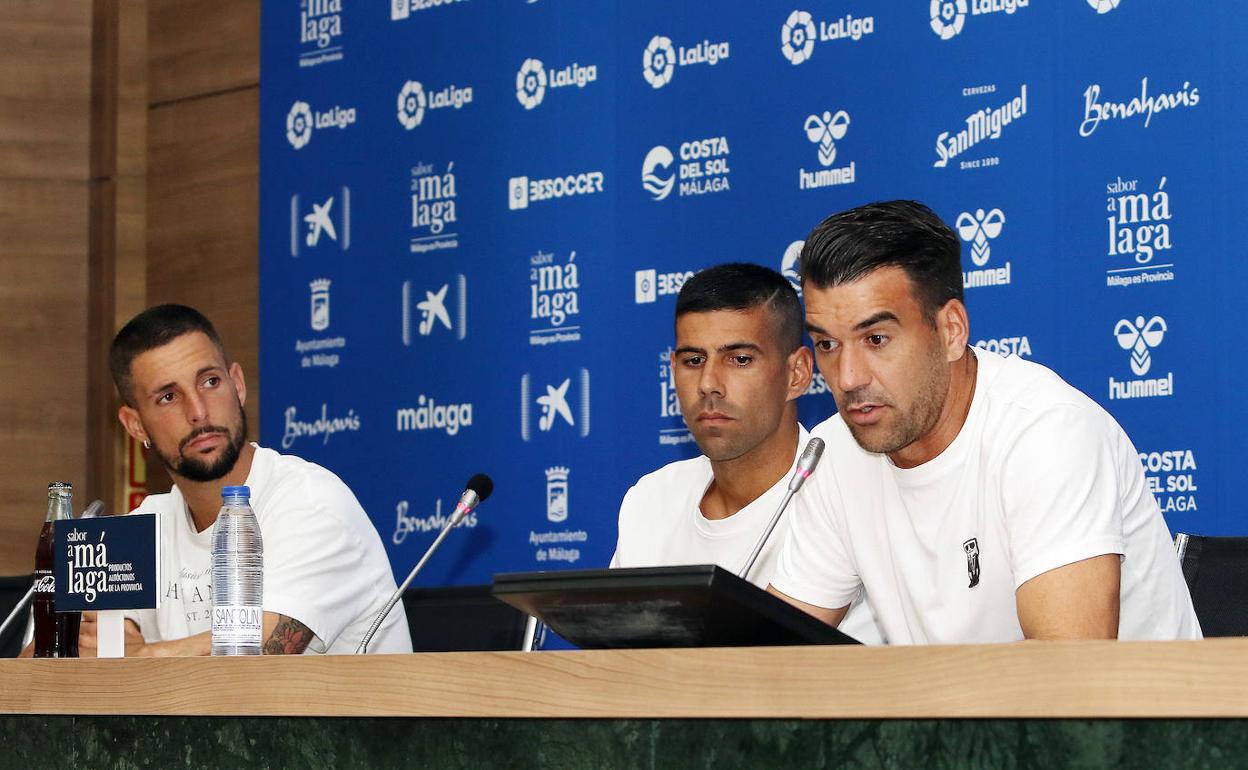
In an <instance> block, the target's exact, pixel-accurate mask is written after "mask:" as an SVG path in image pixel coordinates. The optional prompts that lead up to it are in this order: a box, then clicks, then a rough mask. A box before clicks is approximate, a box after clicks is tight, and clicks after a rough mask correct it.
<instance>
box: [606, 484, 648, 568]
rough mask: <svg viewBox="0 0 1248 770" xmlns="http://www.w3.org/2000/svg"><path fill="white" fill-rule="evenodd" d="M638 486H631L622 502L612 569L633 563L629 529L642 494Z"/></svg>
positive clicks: (632, 523) (632, 524)
mask: <svg viewBox="0 0 1248 770" xmlns="http://www.w3.org/2000/svg"><path fill="white" fill-rule="evenodd" d="M640 494H641V493H640V492H638V491H637V487H636V486H633V487H630V488H629V490H628V492H626V493H625V494H624V499H623V500H622V501H621V502H620V515H619V519H618V521H617V523H616V539H615V553H614V554H612V556H611V569H616V568H617V567H623V566H625V565H628V564H631V563H632V559H631V557H632V554H631V548H630V547H629V542H628V541H629V531H630V527H632V526H634V521H633V520H634V518H635V517H634V515H633V514H634V513H635V510H634V509H635V508H636V507H637V498H638V497H639V496H640Z"/></svg>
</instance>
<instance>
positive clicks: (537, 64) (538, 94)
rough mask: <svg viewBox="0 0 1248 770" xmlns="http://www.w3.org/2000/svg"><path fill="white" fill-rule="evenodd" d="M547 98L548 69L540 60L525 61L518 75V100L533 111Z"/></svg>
mask: <svg viewBox="0 0 1248 770" xmlns="http://www.w3.org/2000/svg"><path fill="white" fill-rule="evenodd" d="M545 96H546V68H545V67H544V66H542V62H541V60H540V59H525V60H524V64H522V65H520V71H519V72H517V73H516V99H518V100H520V104H522V105H524V108H525V109H526V110H531V109H533V108H534V107H536V106H537V105H539V104H541V103H542V98H543V97H545Z"/></svg>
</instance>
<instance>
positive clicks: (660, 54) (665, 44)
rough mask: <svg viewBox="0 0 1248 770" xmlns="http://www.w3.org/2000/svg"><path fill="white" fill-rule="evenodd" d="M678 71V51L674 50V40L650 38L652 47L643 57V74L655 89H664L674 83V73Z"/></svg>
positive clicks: (658, 36)
mask: <svg viewBox="0 0 1248 770" xmlns="http://www.w3.org/2000/svg"><path fill="white" fill-rule="evenodd" d="M675 69H676V49H674V48H672V39H671V38H670V37H663V36H662V35H655V36H654V37H652V38H650V45H648V46H646V52H645V53H644V54H642V57H641V74H642V75H644V76H645V78H646V82H647V83H649V84H650V85H651V86H652V87H653V88H662V87H663V86H665V85H667V84H668V83H670V82H672V72H673V71H674V70H675Z"/></svg>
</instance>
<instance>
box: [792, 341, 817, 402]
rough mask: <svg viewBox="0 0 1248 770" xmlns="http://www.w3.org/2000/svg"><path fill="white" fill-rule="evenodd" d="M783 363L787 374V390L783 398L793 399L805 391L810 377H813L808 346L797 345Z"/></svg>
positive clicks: (811, 360) (812, 363)
mask: <svg viewBox="0 0 1248 770" xmlns="http://www.w3.org/2000/svg"><path fill="white" fill-rule="evenodd" d="M785 365H786V366H787V367H788V375H789V390H788V393H787V394H786V396H787V398H786V399H785V400H786V401H793V400H794V399H796V398H798V397H799V396H801V395H802V394H803V393H805V392H806V390H807V388H809V387H810V380H811V378H812V377H814V358H813V357H812V356H811V354H810V348H808V347H806V346H805V345H798V347H797V350H794V351H793V352H792V353H790V354H789V357H788V359H787V360H786V361H785Z"/></svg>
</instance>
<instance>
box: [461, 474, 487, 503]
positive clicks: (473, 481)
mask: <svg viewBox="0 0 1248 770" xmlns="http://www.w3.org/2000/svg"><path fill="white" fill-rule="evenodd" d="M466 488H467V489H471V490H472V491H473V492H476V493H477V502H478V503H482V502H485V498H487V497H489V496H490V495H491V494H493V493H494V480H493V479H491V478H490V477H489V476H487V475H485V474H484V473H478V474H477V475H475V476H473V477H472V478H470V479H468V484H467V485H466Z"/></svg>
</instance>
